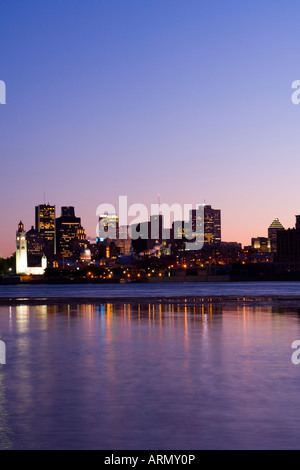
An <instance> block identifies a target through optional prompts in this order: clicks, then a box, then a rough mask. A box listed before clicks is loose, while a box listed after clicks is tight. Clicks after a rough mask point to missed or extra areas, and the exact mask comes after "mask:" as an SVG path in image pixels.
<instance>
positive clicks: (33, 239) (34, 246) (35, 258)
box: [26, 227, 44, 266]
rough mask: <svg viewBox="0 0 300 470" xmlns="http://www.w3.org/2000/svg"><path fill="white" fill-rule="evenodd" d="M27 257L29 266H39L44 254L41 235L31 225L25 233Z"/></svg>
mask: <svg viewBox="0 0 300 470" xmlns="http://www.w3.org/2000/svg"><path fill="white" fill-rule="evenodd" d="M26 241H27V257H28V265H29V266H39V265H40V264H41V259H42V256H43V254H44V240H43V237H42V235H41V234H40V233H39V232H38V231H37V230H35V228H34V227H31V230H29V231H28V232H27V233H26Z"/></svg>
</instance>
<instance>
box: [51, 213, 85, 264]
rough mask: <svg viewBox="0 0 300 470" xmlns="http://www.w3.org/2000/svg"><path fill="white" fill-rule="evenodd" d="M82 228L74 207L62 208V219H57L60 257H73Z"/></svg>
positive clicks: (57, 241)
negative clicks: (75, 244)
mask: <svg viewBox="0 0 300 470" xmlns="http://www.w3.org/2000/svg"><path fill="white" fill-rule="evenodd" d="M81 228H82V227H81V219H80V218H79V217H76V216H75V209H74V207H62V208H61V217H59V218H58V219H56V254H57V256H58V257H60V258H72V257H73V255H74V242H75V239H76V236H77V234H78V233H80V230H81Z"/></svg>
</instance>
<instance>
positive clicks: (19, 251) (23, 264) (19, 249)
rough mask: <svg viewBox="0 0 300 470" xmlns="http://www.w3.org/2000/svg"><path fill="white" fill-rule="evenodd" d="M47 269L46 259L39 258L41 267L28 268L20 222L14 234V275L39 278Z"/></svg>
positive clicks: (22, 229)
mask: <svg viewBox="0 0 300 470" xmlns="http://www.w3.org/2000/svg"><path fill="white" fill-rule="evenodd" d="M46 268H47V258H46V256H45V255H43V256H42V258H41V266H36V267H29V266H28V257H27V239H26V231H25V229H24V225H23V223H22V222H20V223H19V225H18V230H17V234H16V274H24V275H35V276H41V275H43V274H44V273H45V270H46Z"/></svg>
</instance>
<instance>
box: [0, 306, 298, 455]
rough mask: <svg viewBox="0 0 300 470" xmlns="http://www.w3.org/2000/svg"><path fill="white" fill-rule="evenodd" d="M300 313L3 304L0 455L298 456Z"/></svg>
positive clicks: (0, 321)
mask: <svg viewBox="0 0 300 470" xmlns="http://www.w3.org/2000/svg"><path fill="white" fill-rule="evenodd" d="M299 312H300V310H296V309H293V310H284V309H282V308H275V307H259V306H256V307H249V306H245V305H243V304H241V305H239V306H236V307H232V306H231V307H228V306H227V307H224V306H221V305H214V304H208V305H200V306H199V305H197V306H193V305H183V306H182V305H179V304H176V303H170V304H168V305H155V304H153V303H151V302H149V304H148V305H145V304H143V305H139V304H130V303H126V304H115V305H114V304H110V303H108V304H104V305H98V306H97V305H81V306H67V305H66V306H39V307H29V306H19V307H10V308H9V307H7V308H6V307H1V308H0V339H2V340H4V341H5V342H6V345H7V365H6V366H0V449H13V448H14V449H112V450H113V449H173V450H174V449H203V448H205V449H211V448H218V449H220V448H225V449H228V448H299V447H300V445H299V443H300V408H299V406H298V397H299V390H300V366H299V368H298V367H296V366H293V365H292V363H291V353H292V350H291V343H292V342H293V340H294V339H300V322H299V318H300V317H299Z"/></svg>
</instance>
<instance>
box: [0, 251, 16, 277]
mask: <svg viewBox="0 0 300 470" xmlns="http://www.w3.org/2000/svg"><path fill="white" fill-rule="evenodd" d="M15 271H16V255H15V254H13V255H12V256H11V257H10V258H6V259H4V258H0V275H3V274H13V273H15Z"/></svg>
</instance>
